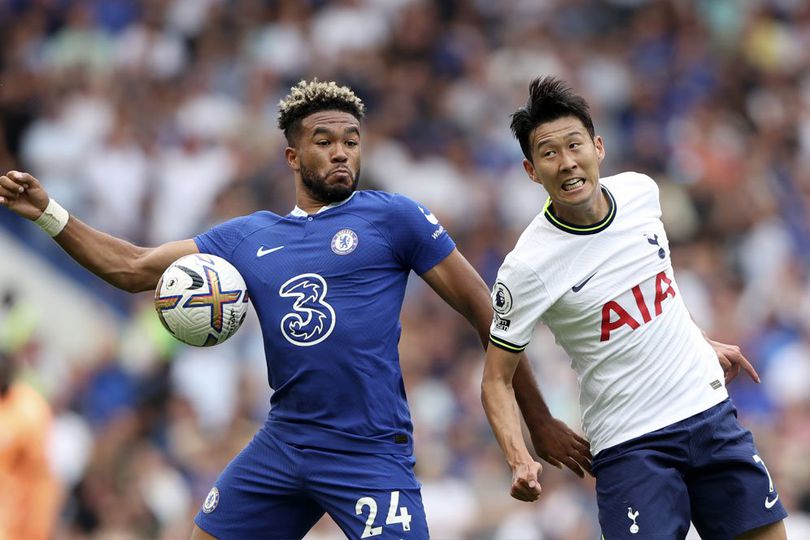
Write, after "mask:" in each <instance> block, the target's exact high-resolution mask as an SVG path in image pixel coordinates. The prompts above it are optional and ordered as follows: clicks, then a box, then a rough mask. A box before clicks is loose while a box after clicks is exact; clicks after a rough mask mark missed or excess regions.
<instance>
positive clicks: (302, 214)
mask: <svg viewBox="0 0 810 540" xmlns="http://www.w3.org/2000/svg"><path fill="white" fill-rule="evenodd" d="M356 194H357V192H356V191H354V192H352V194H351V195H349V196H348V197H346V198H345V199H343V200H342V201H339V202H335V203H331V204H327V205H326V206H321V207H320V208H319V209H318V211H317V212H315V213H316V214H320V213H321V212H326V211H327V210H331V209H332V208H337V207H338V206H343V205H344V204H346V203H347V202H349V201H350V200H352V197H354V196H355V195H356ZM290 215H291V216H295V217H307V216H308V215H309V214H307V213H306V212H305V211H304V210H302V209H301V208H299V207H298V205H295V208H293V209H292V212H290Z"/></svg>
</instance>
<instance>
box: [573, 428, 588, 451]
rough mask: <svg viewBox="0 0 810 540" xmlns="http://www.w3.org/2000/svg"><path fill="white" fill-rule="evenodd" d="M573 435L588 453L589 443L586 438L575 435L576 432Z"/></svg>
mask: <svg viewBox="0 0 810 540" xmlns="http://www.w3.org/2000/svg"><path fill="white" fill-rule="evenodd" d="M573 436H574V439H575V440H576V441H577V442H578V443H579V444H581V445H582V446H584V447H585V448H586V449H587V450H588V453H589V454H590V448H591V443H589V442H588V439H586V438H585V437H582V436H581V435H577V434H576V433H574V434H573Z"/></svg>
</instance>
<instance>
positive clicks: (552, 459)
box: [540, 454, 563, 469]
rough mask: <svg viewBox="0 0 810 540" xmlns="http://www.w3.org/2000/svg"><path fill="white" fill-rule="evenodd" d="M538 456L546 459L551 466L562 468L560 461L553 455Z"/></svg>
mask: <svg viewBox="0 0 810 540" xmlns="http://www.w3.org/2000/svg"><path fill="white" fill-rule="evenodd" d="M540 457H541V458H543V460H544V461H546V462H547V463H548V464H549V465H551V466H552V467H557V468H558V469H562V468H563V465H562V463H560V461H559V460H558V459H557V458H555V457H553V456H552V455H551V454H541V455H540Z"/></svg>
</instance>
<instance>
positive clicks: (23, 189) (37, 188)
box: [0, 171, 49, 220]
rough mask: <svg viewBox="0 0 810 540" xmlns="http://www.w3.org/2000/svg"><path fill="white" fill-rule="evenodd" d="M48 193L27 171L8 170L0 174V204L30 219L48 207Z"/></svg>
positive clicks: (35, 217)
mask: <svg viewBox="0 0 810 540" xmlns="http://www.w3.org/2000/svg"><path fill="white" fill-rule="evenodd" d="M48 200H49V198H48V193H47V192H46V191H45V190H44V189H42V184H40V183H39V180H37V179H36V178H34V177H33V176H31V175H30V174H28V173H24V172H20V171H9V172H7V173H6V174H5V175H3V176H0V206H5V207H6V208H8V209H9V210H11V211H12V212H15V213H17V214H19V215H21V216H22V217H24V218H26V219H30V220H35V219H37V218H38V217H39V216H41V215H42V212H43V211H45V208H47V207H48Z"/></svg>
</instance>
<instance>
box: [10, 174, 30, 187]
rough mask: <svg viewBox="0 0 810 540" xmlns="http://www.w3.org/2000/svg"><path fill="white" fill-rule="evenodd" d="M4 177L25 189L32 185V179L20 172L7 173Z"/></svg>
mask: <svg viewBox="0 0 810 540" xmlns="http://www.w3.org/2000/svg"><path fill="white" fill-rule="evenodd" d="M6 176H8V177H9V178H11V179H12V180H14V181H15V182H16V183H17V184H20V185H21V186H23V187H25V188H27V187H28V186H30V185H31V184H33V183H34V177H33V176H31V175H30V174H28V173H26V172H22V171H9V172H8V173H7V174H6Z"/></svg>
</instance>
